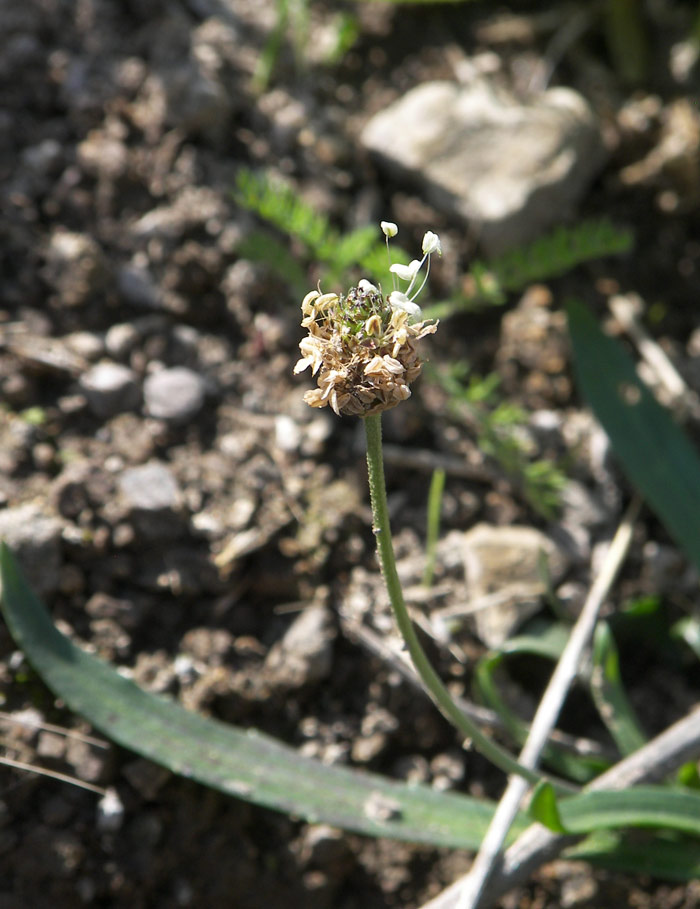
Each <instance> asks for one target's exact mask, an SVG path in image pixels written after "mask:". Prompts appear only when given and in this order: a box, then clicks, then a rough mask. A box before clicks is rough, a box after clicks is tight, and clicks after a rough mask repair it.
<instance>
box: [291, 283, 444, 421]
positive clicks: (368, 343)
mask: <svg viewBox="0 0 700 909" xmlns="http://www.w3.org/2000/svg"><path fill="white" fill-rule="evenodd" d="M369 287H371V285H369ZM302 313H303V315H304V318H303V319H302V323H301V324H302V326H303V327H304V328H307V329H308V332H309V334H308V336H307V337H306V338H304V339H303V340H302V341H301V343H300V344H299V348H300V350H301V353H302V358H301V359H300V360H299V362H298V363H297V364H296V366H295V367H294V372H295V373H299V372H303V371H304V370H305V369H306V368H307V367H311V372H312V374H313V375H315V376H317V379H316V381H317V386H318V387H317V388H314V389H313V390H312V391H307V392H306V394H305V395H304V400H305V401H306V403H307V404H309V405H310V406H311V407H326V406H327V405H328V406H330V407H331V408H332V409H333V410H334V411H335V413H337V414H338V415H341V414H342V415H347V416H362V417H366V416H370V415H372V414H376V413H380V412H381V411H383V410H389V408H391V407H395V406H396V405H397V404H399V403H400V402H401V401H405V400H406V398H408V397H410V395H411V390H410V388H409V386H410V384H411V382H413V381H414V379H416V378H417V376H418V375H419V374H420V371H421V361H420V359H419V357H418V354H417V353H416V350H415V346H414V345H415V342H416V341H418V340H420V339H421V338H423V337H425V335H429V334H432V333H433V332H434V331H436V329H437V325H438V323H437V322H427V321H423V322H413V323H411V322H410V321H409V318H410V317H409V315H408V313H406V312H404V311H402V310H394V309H392V308H391V307H390V306H389V304H388V302H387V301H385V300H384V298H383V296H382V295H381V294H380V293H379V291H377V290H376V289H375V288H372V289H371V290H367V289H361V288H360V287H353V288H351V290H350V291H349V293H348V295H347V296H346V297H343V296H338V295H337V294H320V293H319V292H318V291H312V292H311V293H310V294H308V295H307V296H306V297H305V298H304V301H303V303H302Z"/></svg>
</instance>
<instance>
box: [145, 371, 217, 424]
mask: <svg viewBox="0 0 700 909" xmlns="http://www.w3.org/2000/svg"><path fill="white" fill-rule="evenodd" d="M206 391H207V385H206V382H205V381H204V379H203V378H202V376H200V375H199V373H196V372H194V370H192V369H187V367H185V366H176V367H174V368H173V369H163V370H161V371H160V372H154V373H153V374H152V375H150V376H148V378H147V379H146V381H145V382H144V386H143V397H144V402H145V405H146V412H147V413H148V414H149V416H152V417H156V418H157V419H159V420H167V421H168V422H169V423H185V422H186V421H187V420H190V419H191V418H192V417H194V416H196V415H197V414H198V413H199V411H200V410H201V409H202V406H203V404H204V398H205V396H206Z"/></svg>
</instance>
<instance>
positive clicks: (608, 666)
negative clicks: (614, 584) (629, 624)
mask: <svg viewBox="0 0 700 909" xmlns="http://www.w3.org/2000/svg"><path fill="white" fill-rule="evenodd" d="M590 685H591V696H592V698H593V703H594V704H595V705H596V707H597V709H598V713H599V714H600V718H601V719H602V721H603V722H604V723H605V725H606V726H607V727H608V731H609V732H610V735H611V736H612V737H613V739H614V740H615V744H616V745H617V747H618V748H619V749H620V753H621V754H622V755H628V754H632V752H634V751H636V750H637V749H638V748H641V747H642V745H644V744H646V736H645V735H644V732H643V731H642V727H641V726H640V725H639V721H638V720H637V717H636V715H635V713H634V710H633V709H632V705H631V704H630V702H629V700H628V699H627V695H626V694H625V689H624V687H623V685H622V676H621V675H620V660H619V657H618V653H617V647H616V646H615V641H614V639H613V636H612V633H611V631H610V626H609V625H608V623H607V622H600V623H599V624H598V627H597V628H596V630H595V636H594V638H593V670H592V672H591V681H590Z"/></svg>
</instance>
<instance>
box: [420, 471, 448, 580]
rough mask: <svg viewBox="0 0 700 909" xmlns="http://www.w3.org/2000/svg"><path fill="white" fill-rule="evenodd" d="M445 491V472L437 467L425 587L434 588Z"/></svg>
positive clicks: (431, 495)
mask: <svg viewBox="0 0 700 909" xmlns="http://www.w3.org/2000/svg"><path fill="white" fill-rule="evenodd" d="M444 490H445V471H444V468H442V467H436V468H435V470H434V471H433V476H432V479H431V481H430V490H429V491H428V523H427V532H426V540H425V569H424V570H423V586H424V587H432V585H433V576H434V574H435V556H436V550H437V543H438V538H439V536H440V509H441V508H442V494H443V492H444Z"/></svg>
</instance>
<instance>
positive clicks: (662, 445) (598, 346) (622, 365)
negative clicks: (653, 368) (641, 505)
mask: <svg viewBox="0 0 700 909" xmlns="http://www.w3.org/2000/svg"><path fill="white" fill-rule="evenodd" d="M567 313H568V318H569V332H570V334H571V342H572V344H573V348H574V365H575V370H576V376H577V379H578V384H579V387H580V389H581V392H582V394H583V396H584V397H585V398H586V399H587V401H588V403H589V404H590V406H591V408H592V410H593V413H594V414H595V416H596V417H597V419H598V420H599V421H600V423H601V425H602V427H603V429H604V430H605V432H606V433H607V434H608V436H609V438H610V442H611V443H612V447H613V450H614V451H615V454H616V455H617V457H618V459H619V461H620V463H621V464H622V467H623V469H624V471H625V473H626V474H627V477H628V478H629V480H630V482H631V483H632V485H633V486H634V487H635V488H636V489H638V490H639V492H640V493H641V494H642V496H644V498H645V499H646V501H647V503H648V504H649V506H650V507H651V508H652V509H653V510H654V511H655V512H656V514H657V515H658V516H659V517H660V518H661V520H662V521H663V522H664V524H665V526H666V529H667V530H668V532H669V533H670V534H671V536H672V537H673V538H674V539H675V540H676V542H677V543H678V544H679V546H681V547H682V548H683V549H684V551H685V552H686V554H687V556H688V557H689V558H690V559H691V560H692V561H693V562H694V564H695V565H696V566H697V567H698V568H700V458H699V457H698V454H697V452H696V451H695V449H694V448H693V446H692V445H691V444H690V442H689V441H688V439H687V437H686V436H685V435H684V434H683V432H682V431H681V430H680V429H679V428H678V426H677V425H676V423H675V422H674V420H673V417H672V416H671V414H670V413H669V411H668V410H667V409H666V408H665V407H662V406H661V405H660V404H659V403H658V402H657V401H656V399H655V398H654V396H653V395H652V393H651V392H650V391H649V389H648V388H647V387H646V386H645V385H644V383H643V382H641V380H640V379H639V378H638V377H637V372H636V369H635V366H634V362H633V361H632V359H631V358H630V357H629V356H628V355H627V353H626V352H625V351H624V350H623V348H622V347H621V346H620V344H618V343H617V342H616V341H614V340H613V339H612V338H609V337H608V336H607V335H605V334H604V333H603V332H602V331H601V329H600V327H599V326H598V324H597V322H596V320H595V318H594V317H593V316H592V315H591V313H590V312H589V311H588V309H587V308H586V307H585V306H584V305H583V304H581V303H579V302H577V301H573V302H571V303H569V304H568V305H567Z"/></svg>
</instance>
